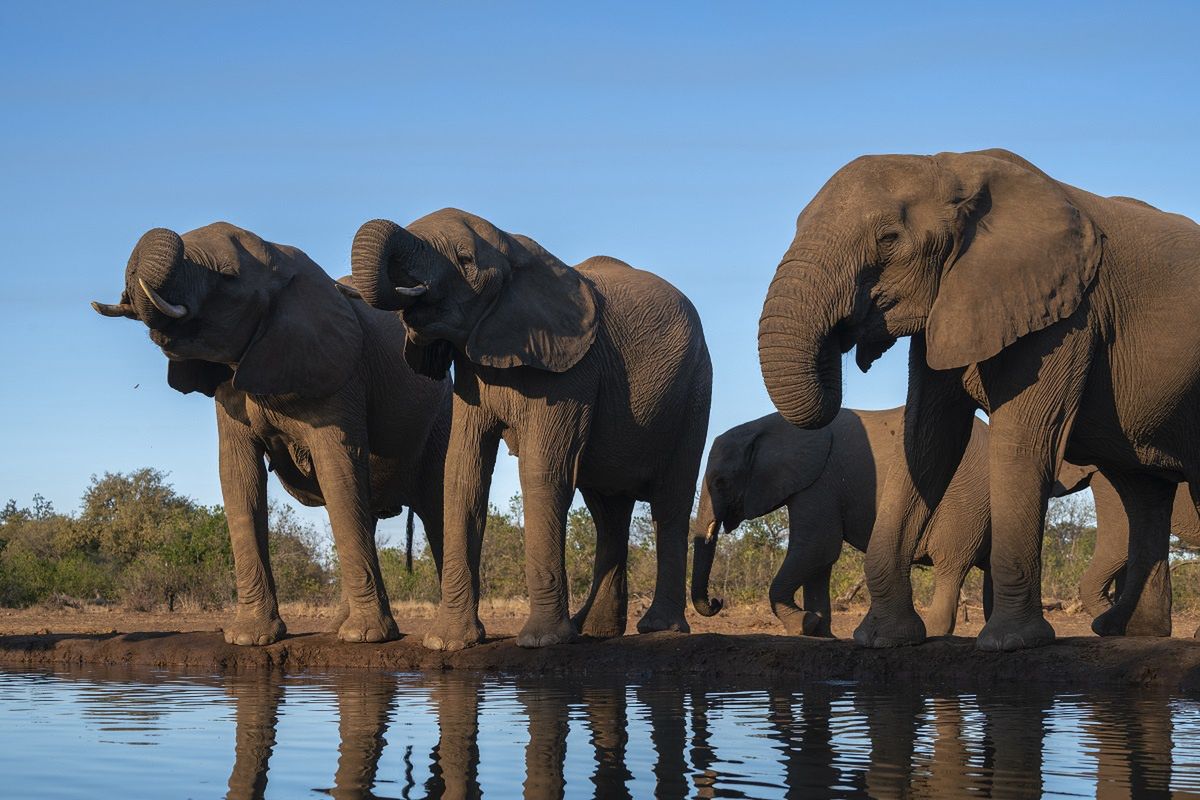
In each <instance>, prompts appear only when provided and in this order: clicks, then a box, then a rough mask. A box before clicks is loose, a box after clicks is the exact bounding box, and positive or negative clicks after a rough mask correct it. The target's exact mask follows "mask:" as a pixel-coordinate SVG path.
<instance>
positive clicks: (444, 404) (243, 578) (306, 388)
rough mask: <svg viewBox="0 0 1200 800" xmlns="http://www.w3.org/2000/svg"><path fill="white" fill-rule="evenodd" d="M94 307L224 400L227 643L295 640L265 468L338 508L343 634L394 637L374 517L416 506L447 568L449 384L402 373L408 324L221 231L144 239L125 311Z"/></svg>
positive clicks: (297, 261)
mask: <svg viewBox="0 0 1200 800" xmlns="http://www.w3.org/2000/svg"><path fill="white" fill-rule="evenodd" d="M92 305H93V307H94V308H95V309H96V311H98V312H99V313H101V314H103V315H105V316H108V317H126V318H129V319H137V320H141V321H142V322H143V323H144V324H145V325H146V326H147V327H148V328H149V329H150V339H151V341H153V342H154V343H155V344H156V345H158V346H159V347H160V348H162V350H163V353H164V354H166V356H167V358H168V359H169V363H168V365H167V383H168V384H169V385H170V386H171V387H172V388H174V389H176V390H177V391H180V392H183V393H185V394H186V393H189V392H201V393H202V394H205V395H207V396H209V397H212V398H214V400H215V405H216V412H217V434H218V438H219V444H220V459H219V461H220V476H221V493H222V496H223V498H224V501H225V513H226V515H227V517H228V519H229V533H230V538H231V541H232V544H233V557H234V571H235V573H236V578H237V581H236V582H237V595H238V602H237V614H236V617H235V618H234V620H233V621H232V622H231V623H230V624H228V625H227V626H226V627H225V629H224V633H225V640H226V641H227V642H229V643H231V644H241V645H265V644H270V643H272V642H275V641H277V640H278V639H279V638H280V637H282V636H283V635H284V633H285V632H286V627H285V625H284V623H283V621H282V620H281V619H280V617H279V606H278V602H277V599H276V594H275V582H274V578H273V577H272V574H271V566H270V558H269V555H268V546H267V498H266V486H267V471H268V470H270V471H273V472H275V474H276V476H277V477H278V478H279V481H280V483H282V484H283V486H284V488H285V489H286V490H287V491H288V492H289V493H290V494H291V495H292V496H293V497H295V498H296V499H297V500H299V501H300V502H301V503H303V504H305V505H308V506H320V505H325V506H327V508H328V512H329V521H330V525H331V527H332V528H333V537H334V542H335V545H336V547H337V555H338V562H339V564H340V565H341V575H342V599H343V603H344V605H345V608H344V609H343V611H342V614H343V619H341V620H340V622H339V627H338V637H339V638H340V639H342V640H343V641H352V642H353V641H372V642H374V641H384V640H387V639H394V638H396V636H398V635H399V634H398V631H397V629H396V623H395V621H394V619H393V618H392V613H391V609H390V606H389V604H388V598H387V592H386V590H385V589H384V586H383V579H382V576H381V574H380V570H379V560H378V556H377V554H376V551H375V527H376V522H377V520H378V519H380V518H384V517H388V516H393V515H395V514H398V513H400V511H401V508H402V507H403V506H408V507H409V508H410V510H412V511H415V512H416V513H417V515H418V516H419V517H420V518H421V520H422V522H423V524H424V527H425V533H426V536H427V538H428V540H429V544H430V549H431V552H432V554H433V557H434V560H435V562H438V563H439V564H440V560H441V538H442V536H441V529H442V483H441V477H442V469H443V465H444V463H445V458H446V447H447V444H448V442H449V436H450V413H451V407H452V404H451V397H450V396H451V387H450V385H449V381H446V380H430V379H429V378H426V377H423V376H420V375H417V374H416V373H414V372H413V370H412V369H411V368H409V367H408V365H407V364H406V363H405V361H404V358H403V346H404V341H405V336H406V334H405V330H404V325H403V323H402V322H401V321H400V320H398V319H396V317H395V315H393V314H387V313H385V312H380V311H376V310H375V309H372V308H371V307H369V306H368V305H367V304H366V303H364V302H362V300H361V299H360V298H358V296H357V292H356V291H355V290H354V289H353V288H352V287H351V286H348V285H347V284H343V283H335V282H334V281H333V280H332V279H331V278H330V277H329V276H328V275H326V274H325V272H324V271H323V270H322V269H321V268H320V267H319V266H317V264H316V263H314V262H313V261H312V260H311V259H310V258H309V257H308V256H307V255H305V254H304V253H303V252H302V251H301V250H298V249H297V248H295V247H290V246H287V245H280V244H273V243H271V242H267V241H264V240H263V239H260V238H259V237H258V236H256V235H255V234H253V233H251V232H249V231H246V230H243V229H241V228H238V227H236V226H234V225H230V224H229V223H225V222H217V223H213V224H211V225H207V226H205V227H203V228H198V229H196V230H194V231H190V232H188V233H185V234H183V235H182V236H180V235H179V234H177V233H175V232H174V231H171V230H168V229H166V228H155V229H153V230H151V231H149V232H147V233H146V234H145V235H143V236H142V237H141V239H140V240H139V241H138V243H137V246H136V247H135V248H134V250H133V254H132V255H131V256H130V259H129V265H128V267H127V268H126V270H125V289H124V291H123V292H122V294H121V299H120V302H119V303H116V304H103V303H93V304H92ZM264 458H265V459H266V462H267V463H266V464H264Z"/></svg>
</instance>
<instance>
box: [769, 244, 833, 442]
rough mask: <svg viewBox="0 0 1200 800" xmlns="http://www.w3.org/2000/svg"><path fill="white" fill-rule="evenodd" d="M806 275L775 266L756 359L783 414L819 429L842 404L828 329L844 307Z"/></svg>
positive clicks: (805, 271)
mask: <svg viewBox="0 0 1200 800" xmlns="http://www.w3.org/2000/svg"><path fill="white" fill-rule="evenodd" d="M812 274H816V271H815V270H813V269H811V268H805V267H804V266H802V265H797V264H796V263H795V262H790V261H785V262H784V263H783V264H781V265H780V267H779V271H778V272H777V273H776V275H775V280H774V281H773V282H772V283H771V288H770V290H769V291H768V292H767V299H766V302H765V303H764V304H763V313H762V317H761V319H760V320H759V323H758V359H759V366H760V367H761V369H762V376H763V382H764V383H765V384H766V387H767V392H768V393H769V394H770V396H771V402H772V403H774V404H775V408H776V409H777V410H778V411H779V413H780V414H781V415H782V416H783V418H784V419H786V420H787V421H788V422H790V423H792V424H793V425H797V426H799V427H802V428H823V427H824V426H826V425H828V424H829V423H830V422H832V421H833V418H834V417H835V416H837V413H838V410H839V409H840V408H841V405H842V358H841V356H842V353H841V347H840V343H839V341H838V339H837V337H836V336H835V335H834V328H835V326H836V325H837V323H838V321H839V320H841V319H843V318H844V317H845V316H847V315H848V314H849V309H848V308H843V307H842V304H841V303H840V302H838V301H837V298H836V297H834V296H831V293H829V292H823V291H821V290H820V286H819V285H818V284H817V283H816V282H814V281H809V280H805V279H803V277H802V276H804V275H812Z"/></svg>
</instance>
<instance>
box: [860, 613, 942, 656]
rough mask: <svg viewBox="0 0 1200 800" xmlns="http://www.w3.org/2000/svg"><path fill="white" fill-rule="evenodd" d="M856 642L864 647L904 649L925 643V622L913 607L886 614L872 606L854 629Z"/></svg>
mask: <svg viewBox="0 0 1200 800" xmlns="http://www.w3.org/2000/svg"><path fill="white" fill-rule="evenodd" d="M854 641H855V642H856V643H857V644H859V645H860V646H862V647H904V646H905V645H910V644H920V643H921V642H923V641H925V621H924V620H922V619H921V616H920V615H919V614H917V612H916V610H915V609H913V608H912V607H909V608H908V609H906V610H904V611H902V612H891V613H885V612H883V611H880V610H878V608H877V607H876V606H871V609H870V610H869V611H867V615H866V616H865V617H863V621H862V622H860V623H859V624H858V627H857V628H855V629H854Z"/></svg>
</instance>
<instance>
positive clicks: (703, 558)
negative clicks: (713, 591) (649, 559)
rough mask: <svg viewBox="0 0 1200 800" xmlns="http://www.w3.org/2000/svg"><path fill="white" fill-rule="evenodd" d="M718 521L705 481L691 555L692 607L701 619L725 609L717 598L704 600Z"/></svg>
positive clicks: (717, 530)
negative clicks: (692, 554)
mask: <svg viewBox="0 0 1200 800" xmlns="http://www.w3.org/2000/svg"><path fill="white" fill-rule="evenodd" d="M720 529H721V520H719V519H718V518H717V516H716V512H715V511H714V510H713V503H712V496H711V495H710V494H709V491H708V481H705V482H704V483H703V486H702V488H701V489H700V509H699V511H698V512H697V513H696V536H695V540H694V542H693V544H694V547H695V554H694V556H693V561H692V607H693V608H694V609H696V613H697V614H700V615H701V616H705V617H711V616H713V615H714V614H716V613H717V612H718V611H720V610H721V608H722V607H723V606H724V605H725V603H724V601H722V600H721V599H720V598H719V597H711V598H710V597H709V596H708V579H709V576H710V575H711V574H712V565H713V559H714V558H715V557H716V554H717V534H718V532H719V531H720Z"/></svg>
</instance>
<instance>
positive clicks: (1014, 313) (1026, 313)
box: [925, 151, 1103, 369]
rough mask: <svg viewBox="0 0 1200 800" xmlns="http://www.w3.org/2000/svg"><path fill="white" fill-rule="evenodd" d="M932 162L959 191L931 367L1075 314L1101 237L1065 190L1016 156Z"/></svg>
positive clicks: (969, 359)
mask: <svg viewBox="0 0 1200 800" xmlns="http://www.w3.org/2000/svg"><path fill="white" fill-rule="evenodd" d="M934 160H935V162H936V163H937V164H938V165H939V166H941V167H942V168H943V169H945V170H946V171H947V172H948V173H949V175H948V179H949V181H950V182H951V183H952V184H953V183H956V184H957V185H958V187H959V189H960V194H959V197H960V202H959V206H958V208H959V214H960V219H959V222H960V225H961V233H960V240H959V244H958V246H957V248H956V252H955V253H954V254H952V255H951V256H950V258H949V259H947V262H946V266H945V268H944V271H943V274H942V279H941V286H940V288H939V289H938V293H937V298H936V299H935V300H934V303H933V307H932V308H931V310H930V312H929V319H928V323H927V328H926V336H925V341H926V344H927V352H926V360H927V362H928V364H929V366H930V367H932V368H933V369H950V368H952V367H962V366H966V365H968V364H973V363H977V362H980V361H985V360H987V359H988V358H991V357H992V356H994V355H996V354H997V353H999V352H1000V351H1001V350H1002V349H1004V348H1005V347H1007V346H1008V345H1010V344H1012V343H1013V342H1015V341H1016V340H1017V339H1018V338H1019V337H1021V336H1024V335H1026V334H1028V333H1033V332H1034V331H1039V330H1041V329H1042V328H1045V327H1046V326H1048V325H1051V324H1052V323H1055V322H1057V321H1059V320H1061V319H1065V318H1067V317H1069V316H1070V315H1071V314H1072V313H1073V312H1074V311H1075V309H1076V308H1078V306H1079V304H1080V303H1081V302H1082V301H1083V298H1084V295H1085V294H1086V293H1087V290H1088V288H1089V287H1090V286H1091V284H1092V281H1093V279H1094V278H1095V277H1096V267H1097V266H1098V265H1099V263H1100V258H1101V254H1102V250H1103V244H1102V242H1103V238H1102V235H1101V232H1100V231H1099V230H1098V229H1097V228H1096V226H1095V224H1094V223H1093V222H1092V220H1091V219H1090V218H1089V217H1088V216H1087V214H1085V213H1084V212H1082V211H1081V210H1080V209H1078V208H1076V207H1075V205H1074V204H1073V203H1072V202H1071V199H1070V197H1069V196H1068V195H1067V193H1066V191H1065V190H1064V189H1063V187H1062V185H1061V184H1059V183H1058V182H1057V181H1055V180H1052V179H1051V178H1049V177H1048V176H1047V175H1046V174H1045V173H1043V172H1042V171H1041V170H1038V169H1037V168H1036V167H1034V166H1033V165H1032V164H1029V163H1028V162H1026V161H1024V160H1023V159H1020V158H1018V157H1017V156H1014V155H1012V154H1009V153H1005V152H1004V151H991V152H988V153H942V154H939V155H937V156H935V157H934Z"/></svg>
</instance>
